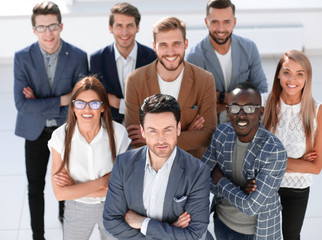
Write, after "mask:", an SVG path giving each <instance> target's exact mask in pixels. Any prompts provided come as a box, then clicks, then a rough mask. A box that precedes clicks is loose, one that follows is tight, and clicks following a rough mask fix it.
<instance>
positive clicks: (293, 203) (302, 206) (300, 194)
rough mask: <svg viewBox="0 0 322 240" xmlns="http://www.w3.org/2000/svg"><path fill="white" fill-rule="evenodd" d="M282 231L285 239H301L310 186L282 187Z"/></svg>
mask: <svg viewBox="0 0 322 240" xmlns="http://www.w3.org/2000/svg"><path fill="white" fill-rule="evenodd" d="M278 193H279V195H280V198H281V203H282V207H283V209H282V231H283V238H284V240H300V233H301V229H302V225H303V221H304V216H305V212H306V207H307V203H308V200H309V193H310V188H309V187H308V188H304V189H295V188H280V189H279V191H278Z"/></svg>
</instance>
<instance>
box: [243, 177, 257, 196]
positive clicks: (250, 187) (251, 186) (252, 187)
mask: <svg viewBox="0 0 322 240" xmlns="http://www.w3.org/2000/svg"><path fill="white" fill-rule="evenodd" d="M256 189H257V184H256V180H255V179H251V180H248V181H247V184H246V185H245V186H244V187H243V188H242V190H243V191H244V192H245V193H246V194H247V195H249V194H251V193H252V192H255V191H256Z"/></svg>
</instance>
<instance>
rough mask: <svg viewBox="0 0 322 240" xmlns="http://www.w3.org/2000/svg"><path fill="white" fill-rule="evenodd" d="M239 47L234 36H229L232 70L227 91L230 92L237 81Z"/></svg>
mask: <svg viewBox="0 0 322 240" xmlns="http://www.w3.org/2000/svg"><path fill="white" fill-rule="evenodd" d="M239 58H240V47H239V46H237V41H236V38H235V36H234V34H232V35H231V60H232V69H231V81H230V85H229V86H228V91H230V90H231V89H232V88H233V87H234V86H235V85H236V83H237V82H236V80H238V79H239V76H238V75H239V70H238V68H239V64H240V59H239Z"/></svg>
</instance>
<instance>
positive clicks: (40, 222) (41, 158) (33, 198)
mask: <svg viewBox="0 0 322 240" xmlns="http://www.w3.org/2000/svg"><path fill="white" fill-rule="evenodd" d="M54 129H55V128H53V127H51V128H45V129H44V130H43V132H42V133H41V135H40V136H39V137H38V138H37V139H36V140H35V141H29V140H26V142H25V158H26V172H27V179H28V199H29V210H30V223H31V230H32V233H33V239H34V240H38V239H41V240H42V239H44V208H45V201H44V188H45V177H46V172H47V164H48V159H49V154H50V152H49V149H48V147H47V142H48V140H49V139H50V137H51V134H52V132H53V131H54ZM62 207H63V205H62ZM60 208H61V207H60Z"/></svg>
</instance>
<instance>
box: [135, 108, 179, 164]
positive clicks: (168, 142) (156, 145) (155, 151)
mask: <svg viewBox="0 0 322 240" xmlns="http://www.w3.org/2000/svg"><path fill="white" fill-rule="evenodd" d="M180 131H181V125H180V122H179V123H178V124H177V121H176V119H175V117H174V114H173V113H172V112H162V113H147V114H146V115H145V117H144V123H143V127H142V126H141V133H142V136H143V137H144V138H145V140H146V144H147V146H148V147H149V151H150V157H151V161H155V160H156V161H159V162H160V161H161V162H165V161H166V160H167V159H168V158H169V157H170V155H171V154H172V152H173V150H174V148H175V146H176V144H177V138H178V136H179V135H180Z"/></svg>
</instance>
